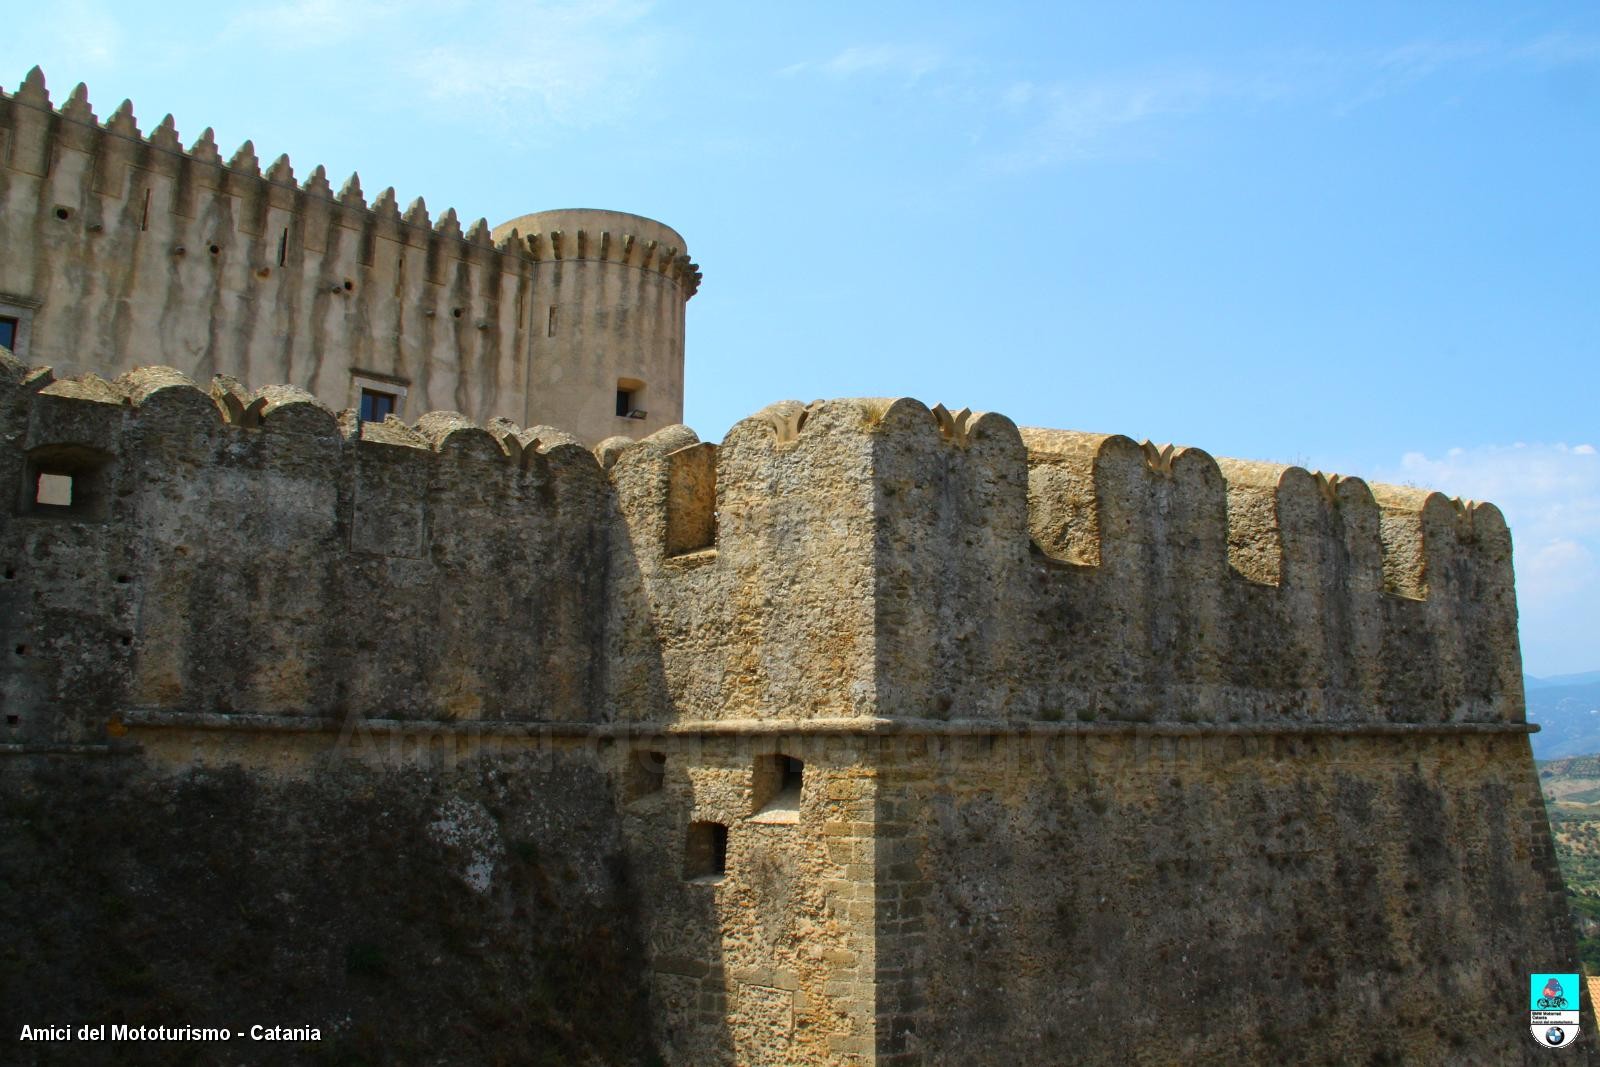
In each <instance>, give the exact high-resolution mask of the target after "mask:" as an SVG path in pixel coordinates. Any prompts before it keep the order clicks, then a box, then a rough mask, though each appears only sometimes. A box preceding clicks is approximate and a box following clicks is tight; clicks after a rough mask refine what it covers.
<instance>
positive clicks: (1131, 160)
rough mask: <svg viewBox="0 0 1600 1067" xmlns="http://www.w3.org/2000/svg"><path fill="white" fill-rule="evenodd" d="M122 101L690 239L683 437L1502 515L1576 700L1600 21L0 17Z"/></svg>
mask: <svg viewBox="0 0 1600 1067" xmlns="http://www.w3.org/2000/svg"><path fill="white" fill-rule="evenodd" d="M7 23H8V30H7V34H8V44H9V47H8V48H7V49H6V52H7V59H6V67H7V68H9V69H4V70H0V74H3V75H4V78H5V81H6V82H7V84H8V86H10V87H12V88H14V87H15V86H16V85H17V84H18V83H19V82H20V81H21V79H22V77H23V75H24V73H25V72H26V70H27V68H28V67H29V66H31V65H33V64H34V63H36V62H37V63H40V64H42V65H43V67H44V70H45V73H46V75H47V77H48V78H49V80H50V86H51V90H52V92H53V93H54V94H55V96H56V99H57V100H58V101H59V100H62V99H64V98H65V94H66V93H67V91H68V90H69V89H70V88H71V86H72V85H73V84H74V83H75V82H78V81H85V82H87V83H88V84H89V87H90V91H91V99H92V101H93V103H94V105H95V107H96V109H97V110H98V112H99V113H100V115H101V116H102V117H106V116H108V115H109V114H110V113H111V111H112V110H113V109H114V108H115V106H116V105H117V103H119V102H120V101H121V100H122V99H123V98H124V97H130V98H131V99H132V100H133V102H134V104H135V109H136V115H137V116H138V118H139V120H140V122H141V124H142V126H143V127H144V128H145V129H146V130H148V129H150V128H151V127H153V126H154V125H155V123H156V122H157V121H159V119H160V118H161V116H162V114H164V113H166V112H169V111H170V112H172V113H173V114H174V115H175V116H176V119H177V123H178V129H179V132H180V134H181V135H182V136H183V137H184V139H185V141H186V142H188V141H190V140H192V139H193V138H194V137H195V136H197V135H198V134H199V132H200V130H201V129H202V128H203V127H205V126H213V127H215V128H216V132H217V139H218V142H219V144H220V145H221V146H222V148H223V150H224V152H225V154H227V153H231V150H232V148H233V147H234V146H236V145H237V144H238V143H239V142H241V141H243V140H244V139H245V138H247V137H248V138H251V139H253V140H254V143H255V146H256V149H257V152H258V153H259V154H260V156H261V157H262V158H263V160H270V159H272V158H274V157H275V156H276V155H278V153H280V152H287V153H289V155H290V157H291V158H292V159H293V160H294V162H295V165H296V169H297V171H298V172H299V173H300V174H301V175H304V174H306V173H309V171H310V169H311V167H312V166H314V165H315V164H317V163H323V164H326V165H327V167H328V171H329V174H330V177H332V178H333V180H334V181H335V184H337V183H338V182H339V181H340V180H342V178H343V177H344V176H345V175H347V174H349V173H350V172H351V171H353V170H359V171H360V173H361V177H362V181H363V184H364V186H365V187H366V188H367V189H368V190H369V191H371V192H373V193H376V191H377V190H380V189H382V188H383V187H384V186H386V185H394V186H396V188H397V190H398V193H399V195H400V199H401V203H406V202H408V201H409V200H410V199H411V198H412V197H415V196H419V195H421V196H425V197H426V199H427V201H428V204H429V206H430V207H431V208H432V209H433V210H434V211H435V213H437V212H438V211H440V210H442V209H443V208H445V207H450V206H454V207H456V208H457V209H458V210H459V211H460V213H461V214H462V216H463V218H464V219H468V220H470V219H472V218H476V217H477V216H479V215H482V216H486V217H487V218H488V219H489V221H490V222H491V223H498V222H500V221H503V220H505V219H508V218H511V217H514V216H516V215H520V214H523V213H525V212H528V211H535V210H541V209H545V208H559V207H607V208H615V209H619V210H625V211H633V212H637V213H639V214H644V215H650V216H652V217H655V218H658V219H661V220H662V221H664V222H666V223H668V224H669V225H671V226H673V227H675V228H676V229H677V230H679V232H681V233H683V234H684V235H685V237H686V238H687V240H688V243H689V250H690V252H691V254H692V255H693V256H694V257H695V259H696V260H697V261H698V262H699V263H700V264H701V267H702V269H703V270H704V271H705V275H706V280H705V284H704V287H703V288H702V289H701V292H700V294H699V295H697V296H696V297H695V298H694V300H693V301H691V303H690V305H689V354H688V401H687V415H686V421H688V422H689V423H690V424H691V425H693V426H694V427H695V428H696V429H697V430H699V431H700V433H701V435H702V437H706V438H709V439H717V438H720V436H721V435H722V433H723V432H724V431H725V430H726V429H727V427H728V426H729V425H730V424H731V423H732V422H734V421H735V420H737V419H738V418H740V417H742V416H743V415H745V414H748V413H750V412H752V411H754V410H756V409H758V408H760V407H762V406H764V405H765V404H767V403H769V402H771V401H773V400H776V399H781V398H785V397H794V398H798V399H802V400H810V399H813V398H816V397H820V396H848V395H878V396H897V395H911V396H916V397H918V398H920V399H922V400H924V401H926V402H928V403H930V404H931V403H934V402H938V401H943V402H944V403H946V404H948V405H949V406H951V407H952V408H954V407H959V406H970V407H972V408H974V409H986V410H998V411H1003V412H1005V413H1006V414H1007V415H1009V416H1011V417H1012V418H1014V419H1016V420H1017V421H1018V422H1019V423H1024V424H1029V425H1042V426H1057V427H1071V428H1076V429H1087V430H1106V431H1116V432H1121V433H1127V434H1129V435H1131V436H1134V437H1136V438H1143V437H1149V438H1152V439H1154V440H1156V441H1176V442H1180V443H1184V444H1194V445H1199V446H1200V447H1203V448H1205V449H1207V450H1208V451H1210V452H1212V453H1213V454H1216V455H1232V456H1242V457H1248V458H1257V459H1270V460H1277V461H1281V462H1293V463H1301V464H1305V465H1308V466H1311V467H1317V468H1322V469H1327V470H1337V471H1341V472H1344V473H1349V474H1358V475H1362V476H1364V477H1368V478H1373V479H1382V480H1389V481H1401V482H1412V483H1415V484H1418V485H1427V486H1431V487H1437V488H1441V489H1444V490H1445V491H1447V492H1450V493H1452V494H1460V495H1463V496H1468V497H1472V498H1475V499H1489V500H1494V501H1495V502H1497V503H1498V504H1500V505H1501V506H1502V508H1504V510H1505V511H1506V512H1507V514H1508V517H1509V518H1510V520H1511V523H1512V528H1513V532H1514V534H1515V536H1516V539H1517V566H1518V574H1519V583H1518V584H1519V596H1520V602H1521V608H1522V616H1523V651H1524V656H1525V659H1526V663H1527V667H1528V670H1529V672H1530V673H1533V674H1540V675H1544V674H1554V673H1562V672H1570V671H1581V670H1592V669H1596V668H1600V640H1597V635H1600V456H1597V454H1596V448H1597V447H1600V420H1597V419H1596V415H1595V412H1596V404H1597V401H1600V389H1597V384H1600V371H1597V370H1596V356H1597V354H1600V300H1597V299H1596V296H1597V294H1600V256H1597V250H1600V206H1597V205H1600V197H1597V196H1596V193H1595V190H1596V189H1600V7H1597V6H1595V5H1593V4H1577V3H1574V4H1565V5H1563V4H1537V3H1519V4H1516V5H1511V4H1504V3H1501V4H1472V3H1463V2H1456V3H1448V4H1429V3H1408V4H1403V5H1398V4H1376V3H1374V4H1355V3H1352V4H1338V5H1332V4H1330V5H1321V6H1320V7H1318V8H1312V7H1311V6H1310V5H1297V4H1281V3H1275V4H1265V3H1263V4H1236V5H1197V4H1185V3H1168V4H1159V3H1150V4H1146V3H1129V2H1123V3H1116V4H1104V5H1072V4H1037V5H1029V4H1004V3H991V4H986V5H973V4H963V5H938V4H929V3H916V4H911V3H905V4H901V3H879V4H874V5H843V4H840V5H827V4H803V5H802V4H795V5H775V4H772V5H769V4H749V3H743V4H727V3H715V2H697V3H692V4H690V3H680V4H665V3H663V4H651V3H644V2H629V0H618V2H601V3H592V4H576V3H553V4H552V3H451V2H448V0H445V2H430V3H406V2H400V3H371V2H363V0H343V2H336V0H286V2H278V3H272V2H269V3H262V4H255V5H248V4H247V5H233V6H230V5H227V4H218V3H212V4H203V5H202V4H186V3H171V4H163V5H160V6H155V5H151V6H149V7H148V8H142V7H139V6H136V5H129V4H110V3H99V2H95V0H69V2H66V3H64V4H62V5H58V6H55V7H53V8H51V9H50V10H49V11H48V12H47V11H45V10H44V9H42V8H41V7H39V6H37V5H35V6H34V7H31V8H29V9H27V10H26V11H23V12H21V13H8V18H7Z"/></svg>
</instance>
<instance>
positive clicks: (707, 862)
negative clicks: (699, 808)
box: [683, 822, 728, 880]
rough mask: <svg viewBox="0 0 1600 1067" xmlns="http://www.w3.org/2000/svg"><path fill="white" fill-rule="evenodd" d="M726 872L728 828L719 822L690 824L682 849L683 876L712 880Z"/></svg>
mask: <svg viewBox="0 0 1600 1067" xmlns="http://www.w3.org/2000/svg"><path fill="white" fill-rule="evenodd" d="M727 870H728V827H727V826H726V825H725V824H723V823H720V822H692V823H690V824H689V840H688V843H687V846H686V847H685V849H684V856H683V874H684V877H686V878H689V879H706V880H713V879H717V878H721V877H722V876H723V875H724V874H726V873H727Z"/></svg>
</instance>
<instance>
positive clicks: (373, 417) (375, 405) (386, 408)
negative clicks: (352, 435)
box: [361, 389, 397, 422]
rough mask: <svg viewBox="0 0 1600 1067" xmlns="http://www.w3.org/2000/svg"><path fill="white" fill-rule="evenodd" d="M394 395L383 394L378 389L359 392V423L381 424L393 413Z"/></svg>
mask: <svg viewBox="0 0 1600 1067" xmlns="http://www.w3.org/2000/svg"><path fill="white" fill-rule="evenodd" d="M396 399H397V398H396V396H395V394H394V393H385V392H383V391H381V390H378V389H363V390H361V421H362V422H382V421H383V420H384V419H386V418H388V417H389V416H390V415H393V414H394V413H395V400H396Z"/></svg>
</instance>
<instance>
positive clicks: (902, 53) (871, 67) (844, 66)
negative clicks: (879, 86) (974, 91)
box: [778, 44, 944, 83]
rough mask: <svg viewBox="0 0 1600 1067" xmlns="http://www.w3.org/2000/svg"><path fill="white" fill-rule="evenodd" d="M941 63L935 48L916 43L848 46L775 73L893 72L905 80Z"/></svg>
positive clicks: (844, 74)
mask: <svg viewBox="0 0 1600 1067" xmlns="http://www.w3.org/2000/svg"><path fill="white" fill-rule="evenodd" d="M943 65H944V55H943V53H942V52H940V51H939V49H937V48H932V47H930V46H928V45H920V44H873V45H852V46H850V47H849V48H846V49H844V50H843V51H841V52H839V53H838V54H837V55H835V56H833V57H832V58H831V59H824V60H821V61H816V62H810V61H808V62H804V63H795V64H792V65H791V66H787V67H784V68H783V69H782V70H781V71H779V72H778V73H780V74H782V75H784V76H786V77H793V76H794V75H797V74H805V73H809V72H812V71H815V72H817V73H820V74H824V75H827V76H828V77H830V78H841V79H842V78H849V77H853V76H855V75H858V74H859V75H894V76H897V77H900V78H904V79H905V80H906V81H907V82H908V83H909V82H915V81H917V80H918V79H920V78H922V77H924V76H925V75H928V74H931V73H933V72H934V71H936V70H938V69H939V68H940V67H942V66H943Z"/></svg>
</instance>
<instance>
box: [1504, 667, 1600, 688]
mask: <svg viewBox="0 0 1600 1067" xmlns="http://www.w3.org/2000/svg"><path fill="white" fill-rule="evenodd" d="M1590 682H1600V671H1584V672H1583V673H1582V674H1552V675H1550V677H1548V678H1535V677H1534V676H1533V675H1531V674H1526V675H1523V677H1522V684H1523V685H1524V686H1526V687H1527V688H1528V689H1549V688H1551V687H1552V686H1568V685H1588V684H1589V683H1590Z"/></svg>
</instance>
